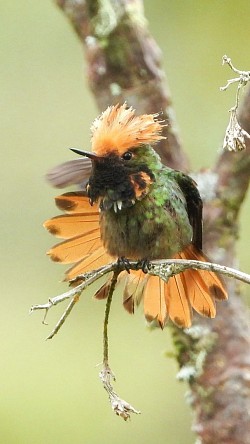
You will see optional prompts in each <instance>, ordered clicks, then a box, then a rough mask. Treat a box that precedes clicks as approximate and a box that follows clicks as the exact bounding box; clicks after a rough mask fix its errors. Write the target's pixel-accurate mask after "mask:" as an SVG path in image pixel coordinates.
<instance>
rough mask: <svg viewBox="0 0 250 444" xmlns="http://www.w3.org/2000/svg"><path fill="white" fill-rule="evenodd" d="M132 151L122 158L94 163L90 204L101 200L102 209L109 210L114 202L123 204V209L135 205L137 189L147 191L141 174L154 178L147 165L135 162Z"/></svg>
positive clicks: (107, 158) (114, 157)
mask: <svg viewBox="0 0 250 444" xmlns="http://www.w3.org/2000/svg"><path fill="white" fill-rule="evenodd" d="M132 156H133V154H132V153H131V152H130V151H127V152H126V153H124V155H123V156H122V157H119V156H118V155H114V154H112V155H110V156H105V157H103V158H99V159H98V160H93V161H92V165H93V166H92V173H91V176H90V179H89V185H88V194H89V198H90V202H91V203H93V202H95V201H97V200H98V199H99V198H102V199H101V202H100V208H101V209H102V210H107V209H109V208H111V207H112V205H113V204H114V202H122V206H123V207H128V206H131V205H133V203H134V201H135V199H136V192H135V183H136V186H137V188H138V187H139V189H141V190H142V191H143V189H145V188H146V187H147V182H146V180H145V179H144V177H143V175H141V173H143V172H144V173H146V175H147V176H148V177H149V178H150V179H151V181H153V179H154V176H153V174H152V172H151V171H150V170H149V168H148V167H147V165H146V164H140V163H137V162H134V161H133V159H132Z"/></svg>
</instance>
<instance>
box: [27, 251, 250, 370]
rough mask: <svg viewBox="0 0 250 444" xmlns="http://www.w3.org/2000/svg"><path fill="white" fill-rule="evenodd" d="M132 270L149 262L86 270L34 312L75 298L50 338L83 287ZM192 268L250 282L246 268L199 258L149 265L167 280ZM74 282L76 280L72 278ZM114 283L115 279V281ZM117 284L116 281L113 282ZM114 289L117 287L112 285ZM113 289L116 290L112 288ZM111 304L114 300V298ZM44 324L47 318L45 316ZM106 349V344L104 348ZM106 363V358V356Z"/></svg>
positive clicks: (105, 326)
mask: <svg viewBox="0 0 250 444" xmlns="http://www.w3.org/2000/svg"><path fill="white" fill-rule="evenodd" d="M128 268H129V269H131V270H139V269H141V270H142V269H143V270H144V271H145V264H142V263H141V261H139V262H137V261H129V263H126V266H125V265H124V264H123V263H122V262H120V261H118V262H112V263H111V264H108V265H105V266H104V267H100V268H98V269H97V270H94V271H93V272H91V276H90V273H85V274H82V275H79V276H78V277H77V280H79V279H80V280H82V282H81V283H80V284H79V285H77V286H76V287H73V288H71V289H70V290H69V291H67V292H66V293H63V294H61V295H59V296H55V297H53V298H50V299H49V301H48V302H46V303H45V304H38V305H33V306H32V307H31V309H30V313H33V312H34V311H36V310H46V316H47V313H48V311H49V310H50V309H51V308H52V307H54V306H55V305H57V304H59V303H61V302H63V301H65V300H66V299H70V298H73V300H72V301H71V302H70V304H69V305H68V306H67V308H66V310H65V311H64V313H63V315H62V316H61V318H60V319H59V321H58V322H57V324H56V326H55V328H54V329H53V331H52V332H51V333H50V334H49V336H48V338H47V339H51V338H52V337H53V336H54V335H55V334H56V333H57V332H58V331H59V329H60V328H61V326H62V325H63V324H64V322H65V320H66V318H67V317H68V315H69V314H70V312H71V310H72V308H73V306H74V305H75V303H76V302H77V301H78V300H79V298H80V295H81V293H82V292H83V290H84V289H85V288H86V287H88V286H89V285H91V284H92V283H94V282H95V281H96V280H98V279H100V278H101V277H102V276H104V275H105V274H107V273H110V272H114V276H116V273H118V274H119V273H120V272H121V271H124V270H125V269H126V270H127V269H128ZM188 269H197V270H204V271H213V272H216V273H221V274H223V275H225V276H227V277H230V278H235V279H237V280H239V281H242V282H245V283H246V284H250V275H249V274H247V273H243V272H242V271H238V270H236V269H234V268H230V267H226V266H224V265H219V264H214V263H212V262H201V261H196V260H186V259H166V260H156V261H150V262H148V264H147V272H148V273H149V274H152V275H154V276H159V277H160V278H161V279H163V280H165V281H167V280H168V279H169V278H170V277H171V276H174V275H175V274H178V273H182V272H183V271H185V270H188ZM71 282H72V283H73V282H74V280H73V281H71ZM112 282H113V281H112ZM113 285H114V286H115V284H113ZM112 288H113V287H112ZM112 291H113V290H112ZM110 303H111V301H110ZM109 309H110V305H107V306H106V314H105V323H104V338H105V341H106V353H108V352H107V347H108V342H107V331H106V329H107V326H108V316H109ZM43 323H44V319H43ZM104 349H105V347H104ZM104 362H105V359H104Z"/></svg>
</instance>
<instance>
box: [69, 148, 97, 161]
mask: <svg viewBox="0 0 250 444" xmlns="http://www.w3.org/2000/svg"><path fill="white" fill-rule="evenodd" d="M70 150H71V151H74V153H76V154H80V156H85V157H88V158H89V159H91V160H100V159H101V156H97V155H96V154H95V153H91V152H89V151H81V150H78V149H76V148H70Z"/></svg>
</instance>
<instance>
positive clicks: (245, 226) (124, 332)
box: [0, 0, 250, 444]
mask: <svg viewBox="0 0 250 444" xmlns="http://www.w3.org/2000/svg"><path fill="white" fill-rule="evenodd" d="M145 10H146V15H147V17H148V19H149V22H150V23H149V26H150V29H151V31H152V33H153V35H154V36H155V38H156V40H157V41H158V43H159V45H160V46H161V48H162V51H163V55H164V65H165V68H166V72H167V75H168V82H169V85H170V88H171V91H172V96H173V100H174V105H175V110H176V114H177V119H178V125H179V127H180V128H181V135H182V140H183V143H184V146H185V148H186V150H187V151H188V152H189V153H190V156H191V158H192V164H193V168H194V169H198V168H200V167H201V166H209V165H210V164H211V163H212V162H213V161H214V159H215V158H216V156H217V155H218V150H219V148H220V146H221V141H222V138H223V132H224V129H225V127H226V125H227V123H228V118H229V115H228V112H227V111H228V109H229V108H230V107H231V106H232V105H233V102H234V94H235V87H232V88H231V89H230V90H228V92H226V93H225V92H224V93H221V92H219V86H220V85H224V84H225V82H226V79H227V78H230V77H231V76H232V73H231V72H230V70H229V68H228V67H222V66H221V57H222V56H223V54H225V53H226V54H227V55H229V56H230V57H232V60H233V62H234V63H235V65H236V66H237V67H239V68H242V69H250V59H249V44H248V42H249V17H250V3H249V1H247V0H246V1H238V2H235V0H228V1H226V0H224V1H223V0H217V1H213V0H210V1H209V2H205V1H202V2H198V1H191V0H190V1H184V2H183V1H180V0H179V1H175V2H173V1H170V0H154V1H152V0H146V1H145ZM0 13H1V39H0V50H1V69H0V72H1V98H0V100H1V104H2V107H1V108H2V111H1V113H2V115H1V123H0V125H1V137H2V142H1V146H2V148H1V166H2V168H1V182H2V192H1V200H2V212H1V221H0V224H1V230H0V233H1V245H2V260H1V270H0V272H1V327H0V328H1V346H0V347H1V363H0V380H1V396H0V408H1V426H0V442H1V443H8V444H12V443H13V444H14V443H15V444H16V443H18V444H19V443H20V444H31V443H42V444H45V443H46V444H52V443H59V442H60V443H61V444H69V443H74V444H80V443H91V444H97V443H100V442H102V443H109V444H112V443H117V442H119V443H120V444H123V443H124V444H125V443H127V442H130V443H131V444H133V443H138V444H141V443H151V442H157V443H159V444H161V443H168V444H191V443H192V442H193V441H194V436H193V435H192V433H191V432H190V422H191V419H192V417H191V413H190V411H189V407H188V405H187V404H186V401H185V400H184V397H185V392H186V390H187V387H186V386H185V385H184V384H180V383H178V382H176V379H175V375H176V371H177V365H176V363H175V361H174V360H171V359H170V358H166V357H165V355H164V353H165V352H166V351H170V350H172V344H171V338H170V336H169V332H168V329H165V331H163V332H162V331H160V330H156V331H153V332H150V331H149V330H148V329H147V328H146V327H145V323H144V320H143V316H142V314H141V312H140V310H139V311H138V313H137V314H136V315H135V316H134V317H130V316H128V315H127V314H126V313H125V312H124V311H123V310H122V308H121V301H120V298H119V297H117V298H116V300H115V301H114V304H113V307H112V317H111V321H110V353H111V362H110V363H111V366H112V368H113V370H114V371H115V373H116V376H117V383H116V386H115V387H116V389H117V391H118V392H119V393H120V395H121V396H122V397H124V398H125V399H127V400H128V401H129V402H131V403H132V404H133V405H134V406H135V407H136V408H138V409H140V410H141V411H142V415H140V416H138V417H133V418H132V421H131V422H129V423H125V422H123V421H122V420H121V419H119V418H117V417H115V415H113V413H112V412H111V409H110V407H109V403H108V399H107V396H106V393H105V392H104V390H103V388H102V386H101V383H100V382H99V380H98V372H99V368H98V367H96V364H97V363H99V362H100V361H101V357H102V321H103V312H104V304H103V303H102V302H97V301H94V300H93V299H92V298H91V294H92V292H89V293H88V294H86V295H83V296H82V298H81V302H80V303H79V304H78V305H77V307H76V308H75V309H74V311H73V312H72V314H71V316H70V318H69V319H68V320H67V322H66V324H65V325H64V327H63V329H62V330H61V331H60V333H59V334H58V335H57V336H56V337H55V338H54V339H53V340H52V341H47V342H46V341H45V340H44V339H45V337H46V336H47V335H48V333H49V332H50V330H51V328H52V327H53V325H54V324H55V322H56V321H57V319H58V317H59V315H60V313H61V312H62V309H63V307H62V306H58V307H56V308H55V309H54V310H53V311H51V312H50V313H49V316H48V321H49V326H43V325H42V324H41V320H42V313H39V312H36V313H34V314H33V315H32V316H31V317H29V316H28V310H29V307H30V306H31V305H32V304H37V303H42V302H46V301H47V299H48V298H49V297H51V296H54V295H56V294H59V293H61V292H63V291H65V290H66V286H65V285H64V284H63V283H61V282H60V279H61V277H62V273H63V267H62V266H58V265H57V264H53V263H52V262H50V261H49V260H48V258H47V257H46V256H45V251H46V250H47V249H48V248H49V246H50V245H51V244H52V243H54V239H53V238H52V237H50V236H49V234H48V233H46V232H45V231H44V229H43V228H42V222H43V220H45V219H46V218H48V217H50V216H52V215H55V214H56V209H55V207H54V203H53V197H54V195H56V193H57V192H56V191H55V190H53V189H51V188H50V187H49V185H48V184H47V183H46V182H45V181H44V174H45V173H46V171H47V170H48V169H49V168H51V167H52V166H54V165H56V164H57V163H60V162H63V161H66V160H68V159H71V158H72V153H71V152H69V150H68V147H71V146H78V147H82V148H85V149H88V148H89V135H90V131H89V127H90V123H91V122H92V120H93V118H94V117H95V116H96V114H97V111H96V108H95V104H94V102H93V100H92V97H91V95H90V93H89V91H88V87H87V85H86V81H85V74H84V71H85V65H84V62H83V51H82V47H81V45H80V43H79V41H78V39H77V37H76V36H75V34H74V33H73V31H72V29H71V27H70V25H69V24H68V22H67V21H66V19H65V17H64V16H63V14H62V13H61V12H60V10H59V9H57V8H56V6H55V5H54V4H53V2H52V1H51V2H50V1H43V2H34V1H31V0H18V1H17V0H12V1H11V2H4V1H2V2H1V4H0ZM249 216H250V213H249V210H248V208H247V204H246V203H245V205H244V208H243V212H242V218H241V225H242V232H241V238H240V241H239V244H238V245H239V260H240V262H239V264H240V267H241V268H242V269H243V270H245V271H249V261H248V256H249V253H248V250H249V247H247V248H244V247H245V246H246V245H249V235H250V226H249V223H248V220H249ZM249 296H250V293H249V291H248V297H249ZM245 298H246V299H247V290H246V289H245Z"/></svg>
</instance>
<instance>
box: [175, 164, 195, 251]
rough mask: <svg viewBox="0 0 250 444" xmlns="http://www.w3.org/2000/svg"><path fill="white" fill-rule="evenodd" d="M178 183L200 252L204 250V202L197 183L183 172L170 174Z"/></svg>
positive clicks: (193, 241) (193, 240)
mask: <svg viewBox="0 0 250 444" xmlns="http://www.w3.org/2000/svg"><path fill="white" fill-rule="evenodd" d="M170 174H172V175H173V179H174V180H176V182H177V183H178V185H179V187H180V189H181V191H182V192H183V194H184V197H185V199H186V203H187V213H188V218H189V221H190V224H191V226H192V228H193V239H192V243H193V244H194V245H195V247H196V248H198V249H199V250H201V249H202V207H203V204H202V200H201V197H200V193H199V191H198V188H197V184H196V182H195V181H194V180H193V179H192V178H191V177H189V176H187V174H184V173H182V172H181V171H173V173H170Z"/></svg>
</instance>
